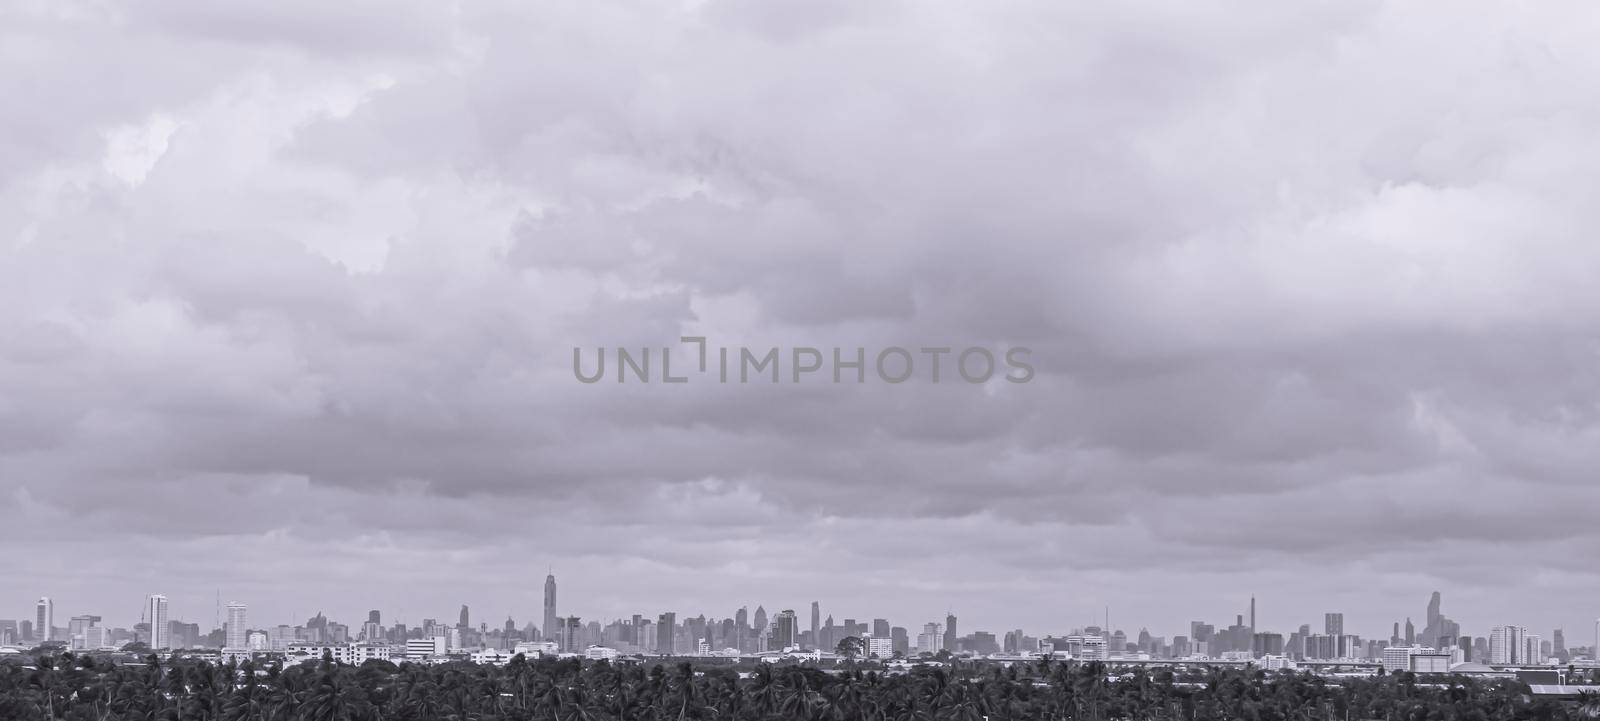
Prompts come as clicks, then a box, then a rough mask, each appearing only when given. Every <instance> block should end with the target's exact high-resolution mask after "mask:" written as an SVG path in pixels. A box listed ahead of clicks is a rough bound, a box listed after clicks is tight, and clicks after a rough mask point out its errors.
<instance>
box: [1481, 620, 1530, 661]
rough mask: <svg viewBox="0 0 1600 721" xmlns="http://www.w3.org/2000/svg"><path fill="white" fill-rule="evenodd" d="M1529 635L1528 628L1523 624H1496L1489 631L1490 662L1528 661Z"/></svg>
mask: <svg viewBox="0 0 1600 721" xmlns="http://www.w3.org/2000/svg"><path fill="white" fill-rule="evenodd" d="M1527 635H1528V629H1526V628H1523V627H1522V626H1495V627H1494V630H1492V631H1490V632H1489V663H1491V664H1499V665H1513V664H1521V663H1528V647H1527Z"/></svg>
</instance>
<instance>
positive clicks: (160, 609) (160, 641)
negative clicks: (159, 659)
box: [144, 593, 172, 651]
mask: <svg viewBox="0 0 1600 721" xmlns="http://www.w3.org/2000/svg"><path fill="white" fill-rule="evenodd" d="M144 616H145V619H146V620H147V621H149V623H150V648H151V649H152V650H155V651H166V650H169V649H171V648H172V638H171V634H172V630H171V628H170V627H168V626H167V597H166V596H163V595H161V594H159V593H156V594H151V596H150V598H148V599H145V608H144Z"/></svg>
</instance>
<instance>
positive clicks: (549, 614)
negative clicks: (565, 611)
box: [539, 570, 561, 641]
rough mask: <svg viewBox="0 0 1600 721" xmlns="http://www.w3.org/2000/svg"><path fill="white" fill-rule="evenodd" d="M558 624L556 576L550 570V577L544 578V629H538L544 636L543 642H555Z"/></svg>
mask: <svg viewBox="0 0 1600 721" xmlns="http://www.w3.org/2000/svg"><path fill="white" fill-rule="evenodd" d="M560 624H561V622H560V621H559V620H557V617H556V574H555V572H554V571H553V570H552V571H551V573H550V575H548V576H545V577H544V627H543V628H540V629H539V631H540V633H542V634H544V636H543V638H544V640H546V641H554V640H556V639H557V635H556V634H557V633H558V632H559V629H557V628H556V627H557V626H559V625H560Z"/></svg>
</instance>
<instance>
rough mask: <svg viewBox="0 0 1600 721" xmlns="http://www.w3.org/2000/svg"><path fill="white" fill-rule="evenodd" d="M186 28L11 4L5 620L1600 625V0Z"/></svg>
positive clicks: (300, 7) (237, 8) (503, 7)
mask: <svg viewBox="0 0 1600 721" xmlns="http://www.w3.org/2000/svg"><path fill="white" fill-rule="evenodd" d="M136 8H137V9H135V5H134V4H129V5H127V6H121V5H119V4H117V3H109V2H88V1H83V2H80V1H78V0H66V1H61V0H20V1H17V0H13V1H12V2H8V3H4V4H3V6H0V96H3V97H4V98H5V101H4V102H3V103H0V492H3V493H0V516H3V522H4V526H5V528H4V532H3V534H0V536H3V538H4V539H5V540H4V541H0V544H3V545H0V557H3V558H4V560H5V563H4V567H3V569H4V570H3V576H4V581H3V583H0V589H3V590H0V618H13V617H14V618H31V616H32V611H33V601H34V599H35V598H37V597H38V596H40V595H50V596H53V597H55V598H56V599H57V610H56V613H57V618H58V619H59V623H60V624H61V625H65V618H66V617H67V616H70V615H72V614H77V613H86V612H87V613H98V614H102V615H104V616H105V617H106V619H107V622H108V623H111V624H114V625H131V624H132V623H134V622H136V621H137V620H138V610H139V607H140V603H141V601H142V599H143V597H144V596H145V595H146V594H149V593H158V592H159V593H165V594H167V595H168V596H170V597H171V598H172V609H173V610H172V614H173V616H174V617H177V618H183V619H187V620H192V621H196V622H200V623H201V624H202V627H203V628H209V627H210V625H211V622H212V621H213V618H214V607H215V602H216V599H217V597H218V595H219V594H220V596H221V598H222V600H223V602H227V601H229V600H234V599H237V600H241V601H245V602H247V603H249V604H250V607H251V621H252V624H253V625H267V624H276V623H280V622H284V623H298V622H303V621H304V620H305V618H306V617H308V616H310V615H312V614H314V613H315V612H317V611H318V610H322V611H324V612H326V613H328V614H329V615H330V616H332V617H334V618H336V619H337V620H343V621H345V622H346V623H351V624H355V623H359V622H360V621H361V620H363V619H364V615H365V611H366V610H367V609H368V608H380V609H383V610H384V611H385V614H386V620H387V619H395V620H404V621H407V622H409V623H417V622H419V621H420V620H421V619H422V618H424V617H438V618H450V619H453V618H454V617H455V613H456V611H457V609H458V607H459V605H460V604H462V603H466V604H470V605H471V606H472V608H473V610H474V614H475V616H476V619H481V620H485V621H489V622H491V624H498V623H503V621H504V618H505V616H506V615H507V614H510V615H512V616H513V617H515V619H516V621H517V622H518V624H522V623H524V622H526V621H529V620H533V621H536V622H537V621H538V620H539V618H538V617H539V613H540V612H539V603H540V593H541V585H542V582H543V579H544V575H545V573H546V570H547V569H549V568H554V570H555V573H556V575H557V577H558V579H559V580H560V582H561V608H560V610H561V611H562V612H563V613H564V614H566V613H572V614H577V615H581V616H583V617H584V618H585V620H590V619H594V620H602V621H603V620H606V619H609V618H613V617H617V616H623V615H628V614H632V613H644V614H648V615H652V616H653V615H654V614H656V613H659V612H661V611H666V610H672V611H676V612H678V614H679V618H683V617H685V616H686V615H696V614H699V613H705V614H706V615H708V616H713V617H726V616H728V615H731V614H732V613H733V611H734V610H735V609H737V608H738V607H739V606H741V605H748V606H749V607H750V608H751V610H752V611H753V610H754V609H755V606H756V605H757V604H764V605H765V607H766V608H767V610H768V611H769V612H775V611H777V610H780V609H783V608H794V609H797V610H801V611H802V613H804V612H805V609H806V608H807V606H808V605H809V602H810V601H812V600H813V599H819V600H821V601H822V603H823V610H824V613H832V614H834V615H835V616H836V617H837V618H838V619H839V620H841V621H842V619H844V618H845V617H851V618H856V619H870V618H873V617H878V616H887V617H889V618H890V619H891V620H893V621H894V622H895V623H896V624H897V625H904V626H907V627H915V626H916V625H920V624H921V623H923V622H926V621H931V620H935V619H936V618H938V619H942V617H943V615H944V612H945V611H946V609H950V610H953V611H955V612H956V613H957V614H958V615H959V616H960V617H961V618H962V626H963V630H964V631H965V630H970V629H988V630H991V631H996V632H998V631H1003V630H1005V629H1008V628H1015V627H1022V628H1025V629H1028V630H1029V631H1030V632H1036V633H1043V632H1055V631H1065V630H1067V629H1069V628H1071V627H1073V626H1081V625H1085V624H1089V623H1092V622H1095V621H1097V620H1099V619H1100V618H1101V617H1102V615H1103V614H1104V612H1105V607H1106V606H1107V605H1109V606H1110V607H1111V616H1112V623H1113V625H1114V626H1116V627H1118V628H1125V629H1126V630H1128V631H1129V632H1130V633H1136V632H1137V631H1138V629H1139V628H1140V627H1141V626H1144V627H1148V628H1149V629H1150V630H1151V631H1152V632H1153V633H1155V634H1158V635H1165V636H1169V637H1170V636H1172V635H1175V634H1182V633H1186V632H1187V624H1188V621H1189V620H1190V619H1195V618H1199V619H1206V620H1210V621H1212V622H1215V623H1218V624H1219V625H1222V624H1226V623H1230V622H1231V620H1232V617H1233V614H1235V613H1242V612H1244V611H1245V609H1246V607H1247V604H1248V599H1249V596H1250V595H1251V594H1252V593H1254V594H1255V595H1256V596H1257V597H1258V598H1259V599H1260V600H1259V604H1260V622H1259V625H1261V626H1264V627H1271V628H1274V629H1277V630H1281V631H1291V630H1293V629H1294V628H1296V627H1298V626H1299V625H1300V624H1302V623H1310V624H1312V625H1313V626H1314V627H1317V628H1320V626H1321V618H1322V614H1323V613H1324V612H1327V611H1342V612H1344V613H1345V614H1346V619H1347V621H1346V624H1347V628H1348V629H1350V630H1351V631H1353V632H1356V633H1360V634H1363V635H1365V636H1369V637H1383V638H1387V636H1388V632H1389V625H1390V624H1391V623H1392V622H1394V621H1396V620H1401V619H1403V618H1404V617H1406V616H1407V615H1409V616H1411V617H1413V618H1415V619H1418V620H1417V626H1418V628H1419V629H1420V628H1421V626H1422V625H1423V623H1422V621H1421V619H1422V616H1423V609H1424V605H1425V604H1426V602H1427V599H1428V593H1429V592H1430V591H1433V590H1435V589H1437V590H1440V591H1442V592H1443V593H1444V611H1445V613H1446V614H1448V615H1451V616H1453V617H1454V618H1456V619H1457V620H1458V621H1460V622H1461V623H1462V625H1463V628H1464V629H1465V631H1466V632H1467V633H1471V634H1473V635H1487V633H1488V631H1489V628H1490V627H1491V626H1493V625H1502V624H1506V623H1517V624H1525V625H1529V626H1532V627H1534V629H1533V630H1534V631H1535V632H1539V633H1542V634H1546V638H1548V633H1549V630H1550V629H1551V628H1552V627H1555V626H1558V625H1560V626H1565V627H1566V629H1567V632H1568V638H1569V643H1581V642H1587V641H1588V640H1589V637H1590V634H1591V628H1592V626H1591V624H1592V623H1593V619H1594V618H1595V617H1596V616H1597V615H1600V566H1597V564H1596V562H1595V559H1596V558H1600V486H1597V484H1596V481H1595V473H1596V469H1597V467H1600V407H1597V400H1600V372H1597V361H1600V334H1597V330H1600V244H1597V242H1596V237H1595V235H1596V234H1595V229H1596V228H1597V227H1600V204H1597V203H1595V189H1596V188H1597V187H1600V132H1596V131H1597V130H1600V42H1597V41H1600V15H1596V14H1595V13H1594V12H1593V11H1592V7H1591V6H1590V5H1589V4H1588V3H1586V2H1581V1H1580V0H1572V1H1571V2H1549V3H1536V4H1525V5H1523V6H1517V7H1511V6H1508V5H1505V4H1501V3H1493V4H1487V5H1486V7H1483V8H1471V7H1467V6H1466V5H1463V4H1462V3H1454V2H1452V3H1444V2H1439V3H1427V2H1423V3H1416V2H1387V3H1384V2H1347V1H1340V2H1327V3H1321V4H1304V3H1294V4H1280V3H1269V2H1258V3H1248V4H1245V3H1213V4H1196V3H1191V2H1118V3H1103V4H1090V3H1061V2H1038V3H1031V2H995V3H974V2H969V1H966V0H947V1H939V0H933V1H928V0H918V1H916V2H912V1H909V0H908V1H906V2H876V3H860V2H853V1H852V2H847V1H845V0H835V1H827V2H814V1H812V0H807V1H805V2H801V1H800V0H782V1H779V2H762V3H755V2H733V1H729V0H711V1H708V2H678V3H618V4H596V3H591V2H580V1H577V0H574V1H572V2H553V3H526V2H506V3H494V2H486V3H462V4H460V5H453V4H451V3H441V2H417V3H400V2H391V1H390V0H383V1H381V2H380V1H377V0H374V1H372V2H343V3H331V4H330V3H325V2H313V1H310V0H303V1H296V2H276V3H266V4H260V3H257V4H245V5H241V4H233V3H225V4H218V3H213V2H206V1H204V0H158V1H153V2H142V3H137V4H136ZM682 335H701V336H706V337H708V338H709V339H710V342H711V343H712V344H713V345H740V344H743V345H749V346H752V347H757V348H766V347H772V346H780V347H784V348H789V347H793V346H817V347H821V348H824V349H827V348H832V347H834V346H841V347H846V348H854V347H856V346H864V347H867V348H873V349H876V348H882V347H885V346H889V345H904V346H907V347H919V346H922V345H947V346H954V347H957V348H960V347H965V346H984V347H988V348H993V349H1004V348H1007V347H1014V346H1026V347H1029V348H1032V349H1033V355H1032V358H1031V360H1032V363H1033V365H1034V367H1035V369H1036V370H1037V375H1036V377H1035V378H1034V379H1033V381H1032V382H1030V383H1026V384H1011V383H1005V382H1002V381H994V382H991V383H988V384H983V385H971V384H967V383H962V382H957V383H950V382H943V383H941V384H939V385H933V384H931V383H929V382H927V380H926V379H925V378H923V379H921V380H914V381H911V382H907V383H905V384H900V385H889V384H885V383H881V382H873V381H872V380H871V379H869V382H868V383H866V384H863V385H854V384H842V385H838V386H835V385H833V384H831V383H802V384H798V385H795V384H780V385H778V386H776V387H774V386H770V385H753V384H752V385H746V386H741V385H737V384H732V385H719V384H716V383H710V382H692V383H689V384H681V385H663V384H660V383H652V384H638V383H626V384H618V383H615V382H608V383H600V384H595V385H586V384H583V383H579V382H577V381H576V380H575V378H574V376H573V373H572V367H571V360H572V349H573V348H574V347H582V348H584V349H589V351H588V352H592V349H595V348H597V347H601V346H604V347H607V348H614V347H616V346H619V345H622V346H629V347H635V348H637V347H641V346H651V347H658V348H659V347H661V346H664V345H669V344H675V343H676V339H677V338H678V337H679V336H682ZM591 357H592V356H591ZM946 380H948V378H947V379H946Z"/></svg>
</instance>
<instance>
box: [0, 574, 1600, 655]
mask: <svg viewBox="0 0 1600 721" xmlns="http://www.w3.org/2000/svg"><path fill="white" fill-rule="evenodd" d="M1249 603H1250V605H1249V609H1248V611H1246V612H1245V613H1240V614H1238V615H1237V616H1235V617H1234V619H1233V623H1232V625H1229V626H1227V627H1224V628H1217V627H1216V626H1215V625H1214V624H1211V623H1205V622H1202V621H1193V622H1191V623H1190V624H1189V631H1188V634H1187V635H1178V636H1174V637H1172V638H1171V639H1170V640H1169V639H1167V638H1165V637H1162V636H1153V635H1151V634H1150V632H1149V631H1147V630H1144V629H1140V630H1139V631H1138V633H1137V634H1136V635H1133V636H1130V635H1129V634H1127V633H1126V632H1125V631H1123V630H1120V629H1117V630H1112V629H1110V628H1109V626H1106V627H1102V626H1096V625H1090V626H1085V627H1082V628H1075V629H1072V630H1070V631H1068V632H1066V633H1060V634H1056V635H1041V636H1030V635H1028V634H1026V633H1024V632H1023V631H1022V630H1020V629H1017V630H1010V631H1005V632H1003V633H1001V634H999V635H996V634H995V633H993V632H990V631H972V632H970V633H967V634H962V633H961V631H960V626H959V620H958V619H957V617H956V615H955V614H953V613H952V614H949V615H947V616H946V617H945V618H944V619H943V621H942V622H940V621H930V622H928V623H925V624H922V625H921V626H920V627H917V628H916V629H915V630H908V629H907V628H905V627H903V626H895V625H892V624H891V623H890V622H889V620H888V619H884V618H875V619H872V620H871V621H865V620H862V621H858V620H856V619H853V618H846V619H844V620H843V622H842V623H840V622H837V621H835V619H834V617H833V616H832V615H828V616H826V617H824V616H823V613H822V609H821V607H820V604H818V603H816V602H813V603H812V604H811V608H810V614H809V615H810V617H809V619H808V620H809V628H806V627H804V626H805V625H806V621H805V620H803V619H802V618H801V616H800V615H799V614H798V613H796V612H795V611H793V610H780V611H778V612H777V613H775V614H771V615H769V614H768V612H767V610H766V609H765V608H764V607H760V606H758V607H757V608H756V610H755V612H754V613H753V614H752V613H750V612H749V610H748V609H747V608H740V609H739V610H738V611H737V612H736V613H735V614H734V615H733V616H732V617H730V618H723V619H720V620H719V619H714V618H713V619H708V618H707V617H705V616H704V615H700V616H695V617H692V618H683V619H681V620H680V619H679V617H678V614H676V613H673V612H666V613H661V614H659V615H657V616H655V618H648V617H646V616H643V615H634V616H633V617H632V618H623V619H617V620H613V621H611V622H609V623H607V624H604V625H602V624H600V623H598V622H595V621H589V622H584V621H583V620H582V619H581V618H580V617H578V616H561V615H560V614H559V613H558V612H557V604H556V579H555V576H554V575H551V576H548V577H547V578H546V579H545V587H544V618H543V619H542V624H540V625H535V624H533V623H531V622H530V623H526V624H524V625H522V626H520V627H519V626H518V625H517V624H516V622H515V621H514V620H513V619H511V618H507V619H506V620H505V622H504V624H502V625H497V626H494V627H491V626H490V625H489V624H487V623H483V622H480V623H478V624H476V625H474V624H473V623H472V621H471V616H470V612H469V609H468V608H467V607H466V606H462V607H461V610H460V615H459V617H458V618H456V619H455V620H454V622H453V623H452V622H449V621H446V620H439V619H432V618H429V619H423V621H422V623H421V624H420V625H417V626H407V625H406V624H404V623H393V624H390V625H385V624H384V620H383V613H382V611H381V610H372V611H369V612H368V615H367V618H366V620H365V621H364V622H362V623H361V624H360V625H359V626H357V627H352V626H349V625H347V624H344V623H340V622H337V621H333V620H330V619H328V618H326V617H324V616H323V615H322V614H320V613H319V614H317V615H316V616H315V617H313V618H311V619H309V620H307V621H306V622H305V623H304V624H301V625H296V626H290V625H277V626H266V627H252V626H251V625H250V618H249V608H248V606H247V604H245V603H240V602H230V603H228V604H227V605H226V607H225V608H226V620H223V621H222V622H221V624H220V628H216V629H214V630H212V631H210V632H209V633H205V634H202V633H201V632H200V627H199V625H198V624H195V623H186V622H184V621H181V620H177V619H172V618H169V616H168V601H167V598H166V597H165V596H163V595H159V594H153V595H151V596H149V597H148V598H146V599H145V603H144V606H143V612H142V614H141V615H142V618H141V620H140V622H139V623H138V624H136V625H135V626H134V627H133V628H132V629H126V628H108V627H106V626H104V625H102V623H101V617H100V616H97V615H92V614H81V615H74V616H72V617H70V618H69V619H68V620H67V623H66V625H65V626H64V627H63V626H60V625H58V619H57V615H56V613H57V612H56V608H55V602H54V601H53V600H52V599H50V598H48V597H44V598H40V599H39V600H38V603H37V604H36V606H35V609H34V610H35V614H34V618H33V619H31V620H21V621H15V620H0V654H3V653H11V654H18V653H23V652H26V651H30V650H36V649H40V648H45V649H48V648H52V647H53V648H57V649H61V650H71V651H74V652H80V653H95V652H117V651H121V652H135V653H139V654H145V655H148V654H157V655H161V654H165V655H168V656H175V657H178V656H181V657H185V658H208V657H213V658H216V659H217V660H219V661H227V660H244V659H253V660H279V661H283V662H287V663H304V662H307V661H320V660H322V659H324V658H329V659H332V660H334V661H339V662H343V663H349V664H360V663H363V662H365V661H368V660H373V659H379V660H388V661H401V660H404V661H412V662H422V663H444V662H450V661H470V662H474V663H485V664H505V663H508V662H509V661H510V660H511V659H512V658H514V657H516V656H517V655H519V654H520V655H523V656H524V657H526V658H534V657H558V658H585V659H591V660H601V659H608V660H609V659H623V658H628V657H690V658H700V659H705V660H711V659H731V660H741V659H758V660H765V661H785V660H792V661H799V662H805V661H808V660H809V661H815V662H818V663H823V662H830V661H831V662H838V661H841V660H849V661H866V662H873V661H876V662H880V663H883V664H885V665H891V666H913V665H925V664H933V665H937V664H942V663H946V662H949V661H950V660H952V659H973V660H990V661H996V662H1001V663H1008V662H1016V661H1027V660H1038V659H1046V658H1049V659H1057V660H1076V661H1103V662H1108V663H1123V664H1141V663H1142V664H1162V663H1173V662H1184V663H1196V664H1218V665H1244V664H1253V665H1256V666H1258V667H1261V668H1265V669H1269V670H1272V669H1296V668H1299V669H1304V670H1309V671H1321V672H1327V673H1339V674H1348V673H1377V672H1378V671H1379V670H1380V669H1381V670H1383V671H1386V672H1394V671H1411V672H1415V673H1451V674H1462V675H1484V676H1496V675H1510V674H1511V673H1513V672H1515V671H1518V670H1527V669H1537V668H1539V667H1547V668H1563V667H1564V668H1568V669H1571V668H1579V667H1585V668H1595V667H1597V666H1600V664H1596V662H1595V660H1594V659H1595V654H1594V646H1569V645H1567V642H1566V638H1565V636H1564V634H1563V632H1562V629H1554V630H1552V631H1551V633H1550V636H1549V637H1548V638H1545V637H1544V636H1543V635H1541V634H1539V633H1535V632H1533V631H1531V630H1530V629H1528V628H1526V627H1523V626H1519V625H1514V624H1505V625H1497V626H1491V627H1487V628H1485V629H1483V630H1482V631H1480V632H1479V634H1477V635H1475V634H1473V633H1469V632H1466V631H1464V630H1463V629H1462V628H1461V626H1460V624H1458V623H1457V622H1456V621H1454V620H1452V619H1450V618H1449V617H1447V616H1445V615H1444V614H1443V613H1442V612H1441V610H1440V605H1441V598H1440V594H1439V593H1438V592H1435V593H1434V594H1433V596H1432V598H1431V599H1430V600H1429V602H1428V604H1427V608H1426V611H1425V613H1424V614H1423V616H1422V617H1421V620H1422V621H1423V625H1422V627H1421V628H1417V627H1416V625H1415V624H1414V623H1413V621H1412V620H1411V618H1409V617H1408V618H1406V619H1404V620H1403V621H1398V620H1397V621H1396V622H1395V623H1394V626H1393V632H1392V633H1391V635H1390V637H1389V638H1386V639H1364V638H1362V637H1360V636H1357V635H1354V634H1348V633H1345V629H1344V614H1342V613H1337V612H1329V613H1325V614H1323V618H1322V624H1321V628H1320V629H1319V628H1313V627H1312V625H1311V624H1304V625H1301V626H1300V627H1299V628H1298V629H1296V630H1294V631H1291V632H1289V633H1287V634H1285V633H1281V632H1278V631H1270V630H1264V629H1258V628H1257V627H1256V624H1255V618H1256V601H1255V599H1254V598H1251V599H1250V602H1249ZM1595 632H1596V634H1597V638H1600V620H1597V621H1596V629H1595Z"/></svg>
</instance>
